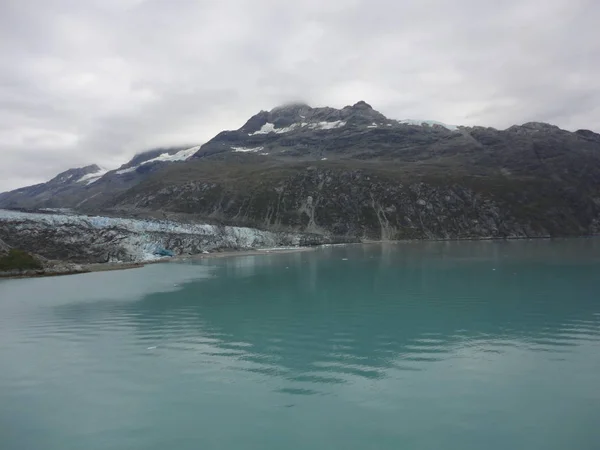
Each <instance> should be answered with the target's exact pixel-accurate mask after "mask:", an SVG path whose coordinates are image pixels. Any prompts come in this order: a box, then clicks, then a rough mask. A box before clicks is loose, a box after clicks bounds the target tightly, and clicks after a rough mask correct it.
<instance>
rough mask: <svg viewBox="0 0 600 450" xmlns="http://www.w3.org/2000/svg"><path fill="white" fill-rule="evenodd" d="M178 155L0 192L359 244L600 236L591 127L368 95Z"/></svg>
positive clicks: (257, 120) (28, 203)
mask: <svg viewBox="0 0 600 450" xmlns="http://www.w3.org/2000/svg"><path fill="white" fill-rule="evenodd" d="M179 152H181V150H180V151H179ZM179 152H175V153H170V154H168V155H175V154H179ZM168 155H165V156H161V155H158V156H156V155H154V156H153V158H149V160H153V159H155V160H154V161H153V162H149V163H147V164H141V165H140V162H139V161H132V162H131V163H129V164H128V165H126V166H124V167H122V168H120V169H119V170H117V171H112V172H108V173H107V174H105V175H104V176H102V177H101V178H99V179H98V180H97V181H95V182H93V183H90V184H89V185H88V184H85V185H83V186H82V184H84V183H83V182H79V186H78V187H77V189H76V193H73V192H70V191H66V192H67V193H66V194H65V193H62V192H57V193H55V194H54V195H53V196H52V198H51V199H50V200H48V199H45V198H43V197H41V196H40V195H39V194H36V195H31V194H29V193H27V192H25V193H23V194H15V193H14V192H13V193H9V194H3V195H2V196H0V207H30V208H39V207H69V208H75V209H76V210H80V211H84V212H88V213H110V214H113V215H119V216H132V215H142V216H143V215H149V216H157V215H159V214H168V215H169V216H171V217H188V218H193V219H194V220H207V221H214V222H217V223H223V224H228V225H244V226H251V227H256V228H260V229H264V230H273V231H286V232H310V233H313V234H315V235H321V236H343V237H345V238H352V239H403V238H418V239H438V238H440V239H447V238H489V237H541V236H569V235H590V234H596V233H599V232H600V135H599V134H597V133H594V132H592V131H588V130H579V131H576V132H569V131H566V130H562V129H560V128H558V127H555V126H552V125H548V124H544V123H527V124H524V125H518V126H517V125H516V126H513V127H510V128H508V129H506V130H496V129H493V128H483V127H460V126H459V127H456V126H450V125H445V124H441V123H438V122H433V121H428V122H421V121H415V120H400V121H398V120H392V119H389V118H386V117H385V116H383V115H382V114H381V113H379V112H377V111H375V110H374V109H373V108H371V106H370V105H368V104H367V103H365V102H359V103H357V104H355V105H353V106H347V107H345V108H342V109H334V108H311V107H309V106H307V105H303V104H294V105H287V106H283V107H279V108H275V109H273V110H272V111H269V112H267V111H262V112H260V113H258V114H257V115H255V116H253V117H252V118H250V119H249V120H248V121H247V122H246V123H245V124H244V125H243V126H242V127H241V128H240V129H238V130H234V131H224V132H222V133H219V134H218V135H217V136H215V137H214V138H213V139H212V140H210V141H209V142H207V143H206V144H204V145H202V146H201V147H199V148H196V149H194V151H192V149H190V150H186V151H185V153H182V154H181V159H183V161H180V162H177V163H171V162H169V161H164V160H165V159H169V156H168ZM183 155H185V158H183ZM156 158H159V160H156ZM90 173H91V172H90ZM129 175H131V176H132V177H134V178H132V179H131V180H129V179H128V178H126V177H128V176H129ZM82 176H85V175H82ZM57 178H58V177H57ZM36 189H39V188H36ZM15 195H20V197H15ZM0 237H1V236H0Z"/></svg>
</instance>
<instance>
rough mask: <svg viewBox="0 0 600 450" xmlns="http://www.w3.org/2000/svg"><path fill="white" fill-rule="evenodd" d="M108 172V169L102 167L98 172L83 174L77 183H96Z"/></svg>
mask: <svg viewBox="0 0 600 450" xmlns="http://www.w3.org/2000/svg"><path fill="white" fill-rule="evenodd" d="M106 173H108V169H103V168H100V169H99V170H98V171H96V172H92V173H88V174H87V175H84V176H82V177H81V178H80V179H79V180H77V181H76V182H77V183H85V184H88V185H89V184H92V183H95V182H96V181H98V180H99V179H100V178H102V177H103V176H104V175H105V174H106Z"/></svg>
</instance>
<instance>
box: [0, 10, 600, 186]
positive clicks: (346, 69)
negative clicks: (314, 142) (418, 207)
mask: <svg viewBox="0 0 600 450" xmlns="http://www.w3.org/2000/svg"><path fill="white" fill-rule="evenodd" d="M598 24H600V3H598V1H597V0H502V1H497V0H453V1H448V0H402V1H400V0H301V1H294V2H290V1H286V0H219V1H217V0H85V1H84V0H1V1H0V54H1V55H2V58H0V157H1V160H0V161H1V162H0V191H5V190H8V189H13V188H17V187H20V186H24V185H29V184H33V183H38V182H42V181H45V180H48V179H50V178H52V177H53V176H54V175H56V174H57V173H58V172H61V171H63V170H66V169H68V168H72V167H80V166H84V165H87V164H92V163H97V164H99V165H101V166H105V167H107V168H114V167H117V166H119V165H120V164H122V163H124V162H125V161H126V160H128V159H129V158H130V157H131V156H133V155H134V154H135V153H137V152H140V151H142V150H144V149H149V148H154V147H160V146H172V145H173V146H174V145H182V144H190V146H192V145H196V144H201V143H203V142H206V141H207V140H209V139H210V138H212V137H213V136H214V135H216V134H217V133H218V132H220V131H222V130H224V129H237V128H239V127H240V126H242V125H243V124H244V122H245V121H246V120H247V119H248V118H249V117H251V116H252V115H253V114H255V113H257V112H258V111H260V110H270V109H272V108H273V107H275V106H278V105H280V104H283V103H289V102H293V101H302V102H306V103H308V104H310V105H311V106H332V107H343V106H345V105H349V104H354V103H356V102H357V101H359V100H364V101H366V102H368V103H369V104H371V105H372V106H373V107H374V108H375V109H377V110H379V111H380V112H382V113H383V114H385V115H386V116H388V117H390V118H394V119H406V118H414V119H432V120H439V121H442V122H445V123H450V124H457V125H483V126H494V127H496V128H506V127H508V126H510V125H512V124H520V123H525V122H529V121H542V122H550V123H553V124H555V125H558V126H560V127H562V128H565V129H569V130H576V129H580V128H587V129H592V130H595V131H600V28H599V26H598Z"/></svg>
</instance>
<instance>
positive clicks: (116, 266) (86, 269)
mask: <svg viewBox="0 0 600 450" xmlns="http://www.w3.org/2000/svg"><path fill="white" fill-rule="evenodd" d="M593 238H600V236H599V235H588V236H563V237H552V236H536V237H507V238H496V237H479V238H454V239H399V240H393V241H380V240H379V241H378V240H364V241H361V242H348V243H340V244H321V245H315V246H307V247H282V248H277V247H274V248H268V249H248V250H226V251H222V252H214V253H199V254H197V255H179V256H173V257H166V258H160V259H155V260H150V261H139V262H123V263H118V262H112V263H89V264H81V265H80V266H81V270H68V271H64V272H58V271H57V272H53V271H48V272H35V273H22V274H11V275H2V274H1V273H0V280H10V279H19V278H45V277H58V276H66V275H81V274H85V273H96V272H111V271H114V270H129V269H140V268H142V267H144V266H146V265H149V264H166V263H178V262H185V261H198V260H203V259H219V258H231V257H235V256H267V255H276V254H287V253H298V252H307V251H315V250H317V249H318V248H325V247H337V246H349V245H374V244H408V243H421V242H465V241H466V242H479V241H481V242H494V241H496V242H507V241H526V240H530V241H537V240H562V239H593Z"/></svg>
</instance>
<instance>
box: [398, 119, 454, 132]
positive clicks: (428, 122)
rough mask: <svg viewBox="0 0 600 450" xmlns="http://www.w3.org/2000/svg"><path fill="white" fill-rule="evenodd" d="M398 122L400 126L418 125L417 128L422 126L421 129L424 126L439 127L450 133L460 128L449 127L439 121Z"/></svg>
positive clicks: (405, 120)
mask: <svg viewBox="0 0 600 450" xmlns="http://www.w3.org/2000/svg"><path fill="white" fill-rule="evenodd" d="M397 122H398V123H400V124H405V125H417V126H421V127H422V126H427V127H431V126H433V125H439V126H442V127H444V128H446V129H447V130H450V131H456V130H457V129H458V127H457V126H456V125H448V124H446V123H443V122H438V121H437V120H418V119H404V120H397Z"/></svg>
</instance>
